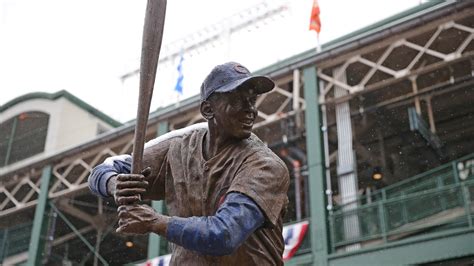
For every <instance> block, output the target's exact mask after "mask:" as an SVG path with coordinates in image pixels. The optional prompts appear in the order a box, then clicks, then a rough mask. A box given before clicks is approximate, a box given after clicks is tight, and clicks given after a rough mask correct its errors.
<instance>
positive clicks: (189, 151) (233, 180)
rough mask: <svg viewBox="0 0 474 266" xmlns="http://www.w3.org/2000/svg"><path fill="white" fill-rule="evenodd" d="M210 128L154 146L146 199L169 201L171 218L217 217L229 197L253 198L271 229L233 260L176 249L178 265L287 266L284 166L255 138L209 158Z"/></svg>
mask: <svg viewBox="0 0 474 266" xmlns="http://www.w3.org/2000/svg"><path fill="white" fill-rule="evenodd" d="M207 132H208V131H207V128H196V129H193V130H191V131H189V132H187V133H186V134H184V135H178V136H176V137H171V138H168V139H166V140H164V141H161V142H157V143H155V144H151V145H148V147H146V149H145V152H144V158H143V162H144V163H143V166H144V167H148V166H149V167H151V170H152V171H151V174H150V175H149V176H148V181H149V183H150V188H149V189H148V190H147V193H146V197H147V198H151V199H154V200H161V199H163V200H165V202H166V206H167V209H168V212H169V215H170V216H178V217H191V216H212V215H214V214H215V212H216V210H217V209H218V207H219V204H220V203H222V201H223V199H224V198H225V195H226V194H227V193H230V192H239V193H242V194H244V195H247V196H248V197H250V198H251V199H252V200H253V201H254V202H255V203H256V204H257V205H258V206H259V207H260V209H261V210H262V212H263V214H264V215H265V220H266V222H265V224H264V226H263V227H262V228H260V229H257V230H256V231H255V232H254V233H253V234H251V235H250V236H249V237H248V239H247V240H246V241H244V243H243V244H242V245H241V246H240V247H239V248H238V249H237V250H236V251H235V252H234V253H233V254H231V255H227V256H220V257H216V256H206V255H202V254H199V253H197V252H194V251H191V250H187V249H185V248H183V247H180V246H178V245H172V252H173V256H172V259H171V264H172V265H283V261H282V253H283V249H284V242H283V238H282V217H283V215H284V212H285V209H286V206H287V204H288V198H287V191H288V186H289V174H288V169H287V167H286V165H285V164H284V163H283V161H282V160H281V159H280V158H279V157H278V156H277V155H276V154H274V153H273V152H272V151H271V150H270V149H269V148H268V147H266V145H265V144H264V143H263V142H262V141H261V140H260V139H259V138H258V137H257V136H255V135H254V134H252V135H251V136H250V137H249V138H247V139H244V140H241V141H238V142H235V143H231V144H229V145H227V146H226V147H224V148H223V149H222V150H221V151H220V152H219V153H218V154H217V155H215V156H214V157H212V158H209V159H208V160H206V159H205V158H204V157H203V153H202V151H203V141H204V138H205V136H206V134H207Z"/></svg>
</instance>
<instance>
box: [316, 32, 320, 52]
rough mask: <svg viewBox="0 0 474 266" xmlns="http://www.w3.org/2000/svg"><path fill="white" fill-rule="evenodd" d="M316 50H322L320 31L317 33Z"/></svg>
mask: <svg viewBox="0 0 474 266" xmlns="http://www.w3.org/2000/svg"><path fill="white" fill-rule="evenodd" d="M316 52H318V53H319V52H321V43H320V42H319V33H317V34H316Z"/></svg>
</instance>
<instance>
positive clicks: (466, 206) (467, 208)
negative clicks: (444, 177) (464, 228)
mask: <svg viewBox="0 0 474 266" xmlns="http://www.w3.org/2000/svg"><path fill="white" fill-rule="evenodd" d="M461 193H462V195H463V199H464V210H465V211H466V217H467V224H468V225H469V227H472V218H471V208H470V206H471V197H470V195H469V189H468V187H467V186H466V183H461Z"/></svg>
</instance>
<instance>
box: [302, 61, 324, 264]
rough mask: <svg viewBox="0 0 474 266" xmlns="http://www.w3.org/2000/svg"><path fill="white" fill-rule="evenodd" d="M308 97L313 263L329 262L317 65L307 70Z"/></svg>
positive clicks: (307, 127) (305, 92)
mask: <svg viewBox="0 0 474 266" xmlns="http://www.w3.org/2000/svg"><path fill="white" fill-rule="evenodd" d="M303 82H304V95H305V99H306V111H305V119H306V149H307V152H308V168H309V169H308V171H309V178H308V179H309V196H310V215H311V220H310V236H311V250H312V252H311V253H312V257H313V265H328V259H327V257H328V230H327V213H326V198H325V194H324V191H325V179H324V156H323V146H322V135H321V123H322V122H321V114H320V110H319V104H318V99H319V98H318V93H319V91H318V86H317V76H316V67H308V68H305V69H304V70H303Z"/></svg>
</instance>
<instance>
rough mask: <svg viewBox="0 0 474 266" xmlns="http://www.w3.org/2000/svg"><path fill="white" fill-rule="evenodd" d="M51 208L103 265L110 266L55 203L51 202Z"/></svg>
mask: <svg viewBox="0 0 474 266" xmlns="http://www.w3.org/2000/svg"><path fill="white" fill-rule="evenodd" d="M49 205H50V207H51V208H53V210H54V211H55V212H56V213H57V214H58V215H59V217H60V218H61V219H62V220H63V221H64V223H66V225H67V226H68V227H69V228H70V229H71V230H72V231H73V232H74V233H75V234H76V236H77V237H79V239H80V240H81V241H82V242H83V243H84V244H85V245H86V246H87V248H88V249H89V250H90V251H91V252H92V253H94V255H95V256H96V257H97V258H98V259H99V260H100V262H101V263H102V265H109V264H108V263H107V261H106V260H105V259H104V258H103V257H102V256H101V255H100V254H99V253H98V252H97V250H95V248H94V246H92V244H91V243H89V241H87V239H86V238H85V237H84V236H83V235H82V234H81V232H80V231H79V230H77V228H76V227H75V226H74V225H73V224H72V223H71V221H69V219H68V218H67V217H66V215H64V214H63V213H62V212H61V211H60V210H59V209H58V208H57V207H56V206H54V204H53V203H51V202H50V204H49Z"/></svg>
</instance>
